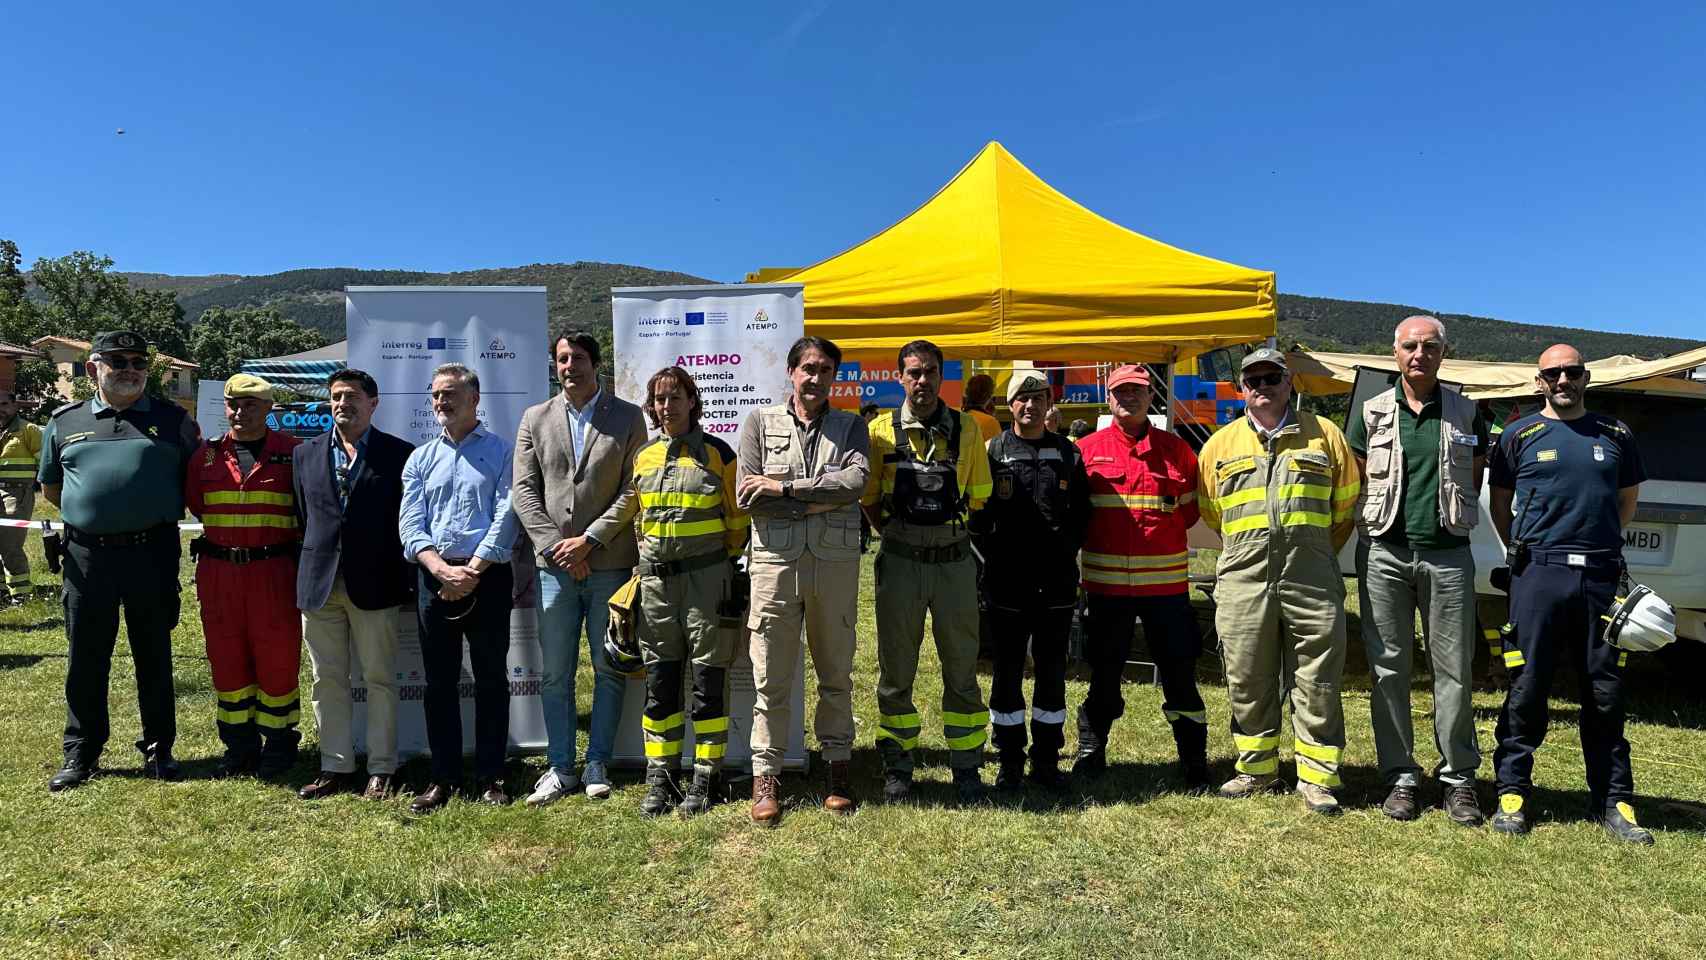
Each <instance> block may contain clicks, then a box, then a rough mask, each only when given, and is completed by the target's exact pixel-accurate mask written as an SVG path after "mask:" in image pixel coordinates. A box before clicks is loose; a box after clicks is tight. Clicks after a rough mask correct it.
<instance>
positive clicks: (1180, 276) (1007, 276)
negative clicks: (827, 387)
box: [747, 141, 1274, 363]
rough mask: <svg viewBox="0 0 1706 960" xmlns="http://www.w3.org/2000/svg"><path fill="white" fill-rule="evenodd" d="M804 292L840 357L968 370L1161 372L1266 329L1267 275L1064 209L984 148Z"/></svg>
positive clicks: (771, 271) (814, 270)
mask: <svg viewBox="0 0 1706 960" xmlns="http://www.w3.org/2000/svg"><path fill="white" fill-rule="evenodd" d="M747 280H748V282H763V283H776V282H787V283H803V284H805V288H806V289H805V297H806V330H807V331H808V332H810V333H812V334H815V335H817V336H822V337H828V338H829V339H831V340H834V341H835V342H836V343H837V344H838V345H840V347H841V348H842V350H843V351H845V352H846V353H847V354H848V355H849V359H851V358H852V357H854V356H858V355H860V354H864V355H866V356H872V355H873V354H877V355H887V356H888V357H889V358H890V361H889V362H891V363H892V362H893V359H892V358H893V355H894V352H895V351H896V350H898V349H899V348H900V346H901V345H902V344H905V343H906V342H907V341H909V340H915V339H918V338H919V337H925V338H928V339H930V340H932V341H934V342H935V343H936V344H937V345H938V346H940V347H941V348H942V349H943V351H945V352H946V353H947V354H948V355H949V356H952V357H959V358H964V359H999V358H1006V359H1014V358H1021V359H1026V360H1081V361H1094V360H1144V361H1148V362H1165V361H1169V360H1177V359H1179V358H1180V357H1184V356H1189V355H1193V354H1197V353H1201V352H1203V351H1205V350H1211V349H1214V348H1216V347H1223V346H1230V345H1233V344H1241V343H1248V342H1250V341H1252V340H1260V339H1262V338H1264V337H1269V336H1272V335H1273V333H1274V275H1273V274H1272V273H1270V272H1267V271H1262V270H1251V269H1248V268H1246V267H1240V266H1237V265H1235V264H1230V263H1224V262H1222V261H1219V260H1212V259H1210V258H1208V257H1204V256H1200V255H1198V254H1194V253H1190V252H1188V251H1185V250H1180V249H1178V248H1177V247H1170V246H1168V245H1167V244H1164V243H1161V242H1159V241H1156V240H1151V239H1150V238H1148V237H1145V236H1143V235H1142V234H1139V233H1135V232H1133V231H1131V230H1127V229H1126V228H1125V227H1122V226H1120V225H1118V224H1116V223H1113V222H1111V221H1109V220H1106V219H1104V218H1102V217H1100V216H1098V215H1096V214H1095V213H1092V212H1091V211H1089V210H1087V209H1085V208H1084V207H1082V206H1080V205H1078V204H1077V203H1075V202H1074V201H1073V200H1072V199H1071V198H1069V197H1067V196H1065V195H1064V194H1062V193H1060V192H1059V191H1057V190H1055V189H1054V188H1053V187H1051V186H1049V185H1048V184H1047V183H1045V182H1043V180H1042V179H1041V178H1039V177H1038V176H1037V175H1036V174H1034V173H1032V172H1031V171H1030V170H1027V169H1026V168H1025V166H1024V165H1023V164H1021V163H1020V162H1019V161H1018V160H1016V159H1015V158H1014V157H1013V155H1012V154H1010V153H1008V152H1007V150H1006V148H1004V147H1002V146H1001V144H999V143H996V142H994V141H991V142H990V143H989V144H988V145H987V146H985V147H984V148H983V150H982V151H981V152H980V153H978V155H977V156H976V157H975V158H974V159H973V160H972V161H971V163H969V164H967V165H966V166H965V167H964V168H963V169H962V170H960V172H959V173H958V174H956V175H955V176H954V178H953V179H952V180H950V181H949V182H948V184H947V186H945V187H943V188H942V189H941V190H939V191H938V192H937V193H936V195H935V196H933V197H931V198H930V200H929V201H928V202H926V203H925V204H924V205H923V206H922V207H919V208H918V209H917V210H916V211H914V212H913V213H912V214H911V215H910V216H908V217H906V218H905V219H903V220H901V221H900V222H899V223H896V224H895V225H894V226H892V227H889V228H888V229H887V230H884V231H883V232H881V233H879V234H877V235H876V236H874V237H872V238H871V239H869V240H866V241H865V242H864V243H861V244H859V245H858V246H856V247H853V248H852V249H851V250H848V251H846V252H845V253H842V254H839V255H838V256H835V257H831V258H830V259H828V260H824V261H822V262H820V263H817V264H814V265H813V266H809V267H804V268H766V269H763V270H758V271H756V272H754V273H752V274H749V275H748V276H747Z"/></svg>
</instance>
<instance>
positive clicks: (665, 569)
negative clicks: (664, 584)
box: [639, 550, 728, 577]
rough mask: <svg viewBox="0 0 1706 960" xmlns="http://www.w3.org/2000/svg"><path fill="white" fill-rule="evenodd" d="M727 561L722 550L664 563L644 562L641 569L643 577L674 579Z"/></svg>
mask: <svg viewBox="0 0 1706 960" xmlns="http://www.w3.org/2000/svg"><path fill="white" fill-rule="evenodd" d="M727 560H728V555H727V554H725V553H723V552H722V551H721V550H718V551H715V552H713V553H701V554H699V555H698V556H693V557H683V558H682V559H680V560H666V561H664V562H663V563H649V562H647V561H645V560H642V561H640V564H639V568H640V574H641V575H642V576H647V577H673V576H676V575H678V574H683V573H686V572H687V571H689V570H703V569H705V568H706V567H714V566H716V565H717V564H719V563H725V562H727Z"/></svg>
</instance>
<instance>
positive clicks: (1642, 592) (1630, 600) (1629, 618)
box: [1605, 584, 1676, 653]
mask: <svg viewBox="0 0 1706 960" xmlns="http://www.w3.org/2000/svg"><path fill="white" fill-rule="evenodd" d="M1605 642H1606V643H1609V644H1611V645H1612V646H1614V647H1616V648H1617V649H1619V650H1628V651H1630V652H1632V653H1651V652H1653V651H1654V650H1657V649H1659V648H1660V647H1664V646H1667V645H1669V644H1671V643H1675V642H1676V611H1675V610H1673V609H1671V605H1670V604H1668V603H1666V602H1665V601H1664V599H1663V598H1662V597H1660V596H1659V595H1658V594H1656V593H1654V592H1653V591H1651V590H1649V589H1647V588H1646V587H1643V586H1641V585H1640V584H1635V586H1634V588H1633V589H1631V590H1630V591H1629V593H1628V594H1627V595H1625V596H1621V597H1618V598H1617V600H1616V602H1614V603H1612V605H1611V609H1610V610H1609V611H1607V612H1606V614H1605Z"/></svg>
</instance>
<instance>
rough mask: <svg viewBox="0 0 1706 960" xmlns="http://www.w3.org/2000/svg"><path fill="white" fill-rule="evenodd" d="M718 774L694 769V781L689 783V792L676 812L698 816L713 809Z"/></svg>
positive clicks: (686, 815) (687, 815) (688, 815)
mask: <svg viewBox="0 0 1706 960" xmlns="http://www.w3.org/2000/svg"><path fill="white" fill-rule="evenodd" d="M716 782H717V775H716V774H715V773H712V772H711V771H709V770H698V769H695V770H694V771H693V782H692V783H690V784H688V785H687V793H686V794H684V795H683V796H682V798H681V805H680V806H678V807H676V808H675V812H676V813H679V814H681V815H682V816H684V817H692V816H697V815H699V814H701V813H704V812H705V811H707V810H709V809H711V803H712V802H713V801H712V797H713V795H714V794H715V793H716Z"/></svg>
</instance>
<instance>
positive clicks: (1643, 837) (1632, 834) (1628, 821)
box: [1599, 801, 1653, 847]
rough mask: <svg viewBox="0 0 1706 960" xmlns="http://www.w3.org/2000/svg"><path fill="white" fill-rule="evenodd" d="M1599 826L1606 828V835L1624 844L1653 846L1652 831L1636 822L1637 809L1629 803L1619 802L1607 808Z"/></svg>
mask: <svg viewBox="0 0 1706 960" xmlns="http://www.w3.org/2000/svg"><path fill="white" fill-rule="evenodd" d="M1599 825H1600V826H1602V827H1604V828H1605V832H1606V833H1609V834H1611V835H1612V836H1614V837H1616V838H1617V839H1619V840H1622V841H1623V842H1624V843H1636V844H1640V845H1641V846H1644V847H1650V846H1652V845H1653V834H1652V831H1650V830H1648V829H1647V828H1646V827H1643V826H1641V825H1640V824H1638V823H1636V822H1635V808H1634V807H1632V806H1630V805H1629V804H1628V803H1625V802H1622V801H1619V802H1617V803H1614V804H1612V805H1611V806H1609V807H1606V808H1605V814H1604V815H1603V816H1602V817H1601V818H1600V821H1599Z"/></svg>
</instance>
